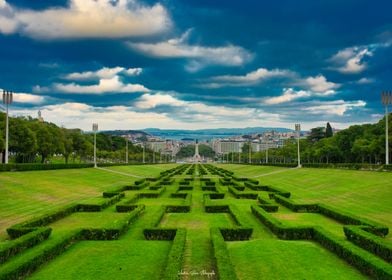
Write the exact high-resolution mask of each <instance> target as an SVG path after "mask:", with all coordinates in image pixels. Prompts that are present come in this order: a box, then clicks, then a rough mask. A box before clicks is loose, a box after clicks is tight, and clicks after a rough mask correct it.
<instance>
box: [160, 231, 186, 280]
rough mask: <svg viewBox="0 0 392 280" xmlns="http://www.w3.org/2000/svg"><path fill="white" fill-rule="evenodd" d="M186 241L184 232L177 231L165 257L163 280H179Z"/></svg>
mask: <svg viewBox="0 0 392 280" xmlns="http://www.w3.org/2000/svg"><path fill="white" fill-rule="evenodd" d="M185 241H186V230H185V229H177V231H176V235H175V237H174V240H173V245H172V246H171V249H170V252H169V255H168V257H167V263H166V268H165V273H164V276H163V279H165V280H175V279H180V276H179V274H178V273H179V271H180V270H181V267H182V261H183V255H184V249H185Z"/></svg>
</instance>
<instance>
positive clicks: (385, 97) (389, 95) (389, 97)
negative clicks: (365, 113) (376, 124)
mask: <svg viewBox="0 0 392 280" xmlns="http://www.w3.org/2000/svg"><path fill="white" fill-rule="evenodd" d="M381 101H382V104H383V105H384V106H385V164H389V139H388V138H389V137H388V136H389V135H388V134H389V132H388V105H391V104H392V92H390V91H389V92H388V91H384V92H382V93H381Z"/></svg>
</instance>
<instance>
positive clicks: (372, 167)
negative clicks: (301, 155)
mask: <svg viewBox="0 0 392 280" xmlns="http://www.w3.org/2000/svg"><path fill="white" fill-rule="evenodd" d="M302 166H303V167H307V168H338V169H353V170H372V171H392V165H383V164H369V163H328V164H327V163H305V164H303V165H302Z"/></svg>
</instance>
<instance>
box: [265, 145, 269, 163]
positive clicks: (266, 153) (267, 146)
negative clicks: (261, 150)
mask: <svg viewBox="0 0 392 280" xmlns="http://www.w3.org/2000/svg"><path fill="white" fill-rule="evenodd" d="M266 143H267V145H266V149H265V163H266V164H268V148H269V145H268V144H269V143H268V141H267V142H266Z"/></svg>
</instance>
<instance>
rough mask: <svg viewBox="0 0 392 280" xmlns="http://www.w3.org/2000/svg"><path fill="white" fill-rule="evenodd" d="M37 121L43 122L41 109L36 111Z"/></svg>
mask: <svg viewBox="0 0 392 280" xmlns="http://www.w3.org/2000/svg"><path fill="white" fill-rule="evenodd" d="M38 121H39V122H44V118H43V117H42V113H41V110H39V111H38Z"/></svg>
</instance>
